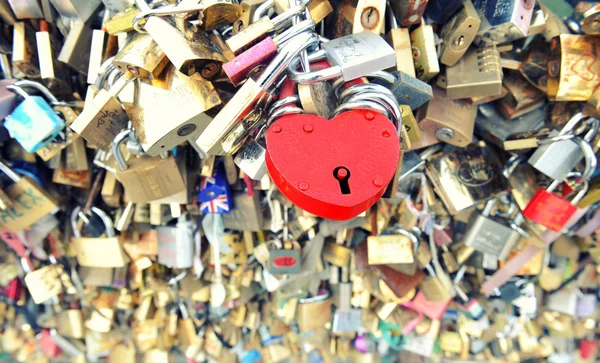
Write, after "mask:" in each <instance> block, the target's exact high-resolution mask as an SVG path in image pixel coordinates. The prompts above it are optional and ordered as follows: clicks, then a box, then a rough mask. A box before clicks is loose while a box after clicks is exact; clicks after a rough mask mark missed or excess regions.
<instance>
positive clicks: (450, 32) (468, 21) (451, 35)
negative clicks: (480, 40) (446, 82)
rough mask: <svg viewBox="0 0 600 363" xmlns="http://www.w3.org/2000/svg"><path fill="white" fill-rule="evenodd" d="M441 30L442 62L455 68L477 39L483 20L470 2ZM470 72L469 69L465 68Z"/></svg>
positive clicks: (468, 0)
mask: <svg viewBox="0 0 600 363" xmlns="http://www.w3.org/2000/svg"><path fill="white" fill-rule="evenodd" d="M444 23H445V24H444V25H443V26H442V28H441V29H440V38H442V40H443V42H442V44H441V46H440V52H439V53H440V62H441V63H443V64H445V65H447V66H453V65H455V64H456V62H458V61H459V60H460V58H461V57H462V56H463V55H464V54H465V52H466V51H467V49H469V46H470V45H471V43H472V42H473V39H475V35H476V34H477V31H478V30H479V25H480V24H481V20H480V19H479V15H477V10H475V7H474V6H473V3H472V2H471V1H470V0H467V1H465V2H464V4H463V8H462V9H460V11H459V12H458V13H456V14H454V15H453V16H452V18H451V19H450V20H448V21H447V22H444ZM463 69H464V70H469V69H468V68H463Z"/></svg>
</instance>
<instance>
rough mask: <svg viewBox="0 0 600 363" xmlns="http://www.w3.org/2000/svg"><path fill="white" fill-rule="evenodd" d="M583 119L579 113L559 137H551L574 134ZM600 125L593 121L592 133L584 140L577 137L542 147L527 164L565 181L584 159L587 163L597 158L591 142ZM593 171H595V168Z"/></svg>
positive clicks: (553, 177)
mask: <svg viewBox="0 0 600 363" xmlns="http://www.w3.org/2000/svg"><path fill="white" fill-rule="evenodd" d="M583 118H584V116H583V114H582V113H581V112H578V113H577V114H575V116H573V117H572V118H571V119H570V120H569V122H568V123H567V125H566V126H565V127H564V128H563V129H562V130H561V131H560V132H559V133H558V135H554V134H552V133H551V134H550V136H563V135H566V134H568V133H570V132H572V130H573V128H574V127H575V126H576V125H577V124H578V123H579V122H580V121H581V120H582V119H583ZM599 125H600V121H598V120H595V119H593V120H592V121H591V128H590V131H589V132H588V133H587V134H586V135H585V137H584V138H583V139H582V138H580V137H575V138H572V139H569V140H560V141H556V142H553V143H550V144H546V145H542V146H540V147H539V148H538V149H537V150H536V151H535V152H534V153H533V155H531V157H530V158H529V160H528V161H527V162H528V163H529V164H530V165H531V166H533V167H534V168H536V169H537V170H538V171H539V172H541V173H542V174H544V175H547V176H548V177H550V178H551V179H554V180H563V179H565V178H566V177H567V174H568V173H569V172H571V171H572V170H573V168H574V167H575V166H576V165H577V164H578V163H579V162H580V161H581V160H582V159H583V158H584V157H585V158H586V162H587V160H588V159H593V158H595V156H594V155H595V153H594V150H593V149H592V147H591V145H590V144H589V142H590V141H591V140H592V139H593V138H594V136H595V135H596V132H597V131H598V126H599ZM593 169H595V166H594V168H593Z"/></svg>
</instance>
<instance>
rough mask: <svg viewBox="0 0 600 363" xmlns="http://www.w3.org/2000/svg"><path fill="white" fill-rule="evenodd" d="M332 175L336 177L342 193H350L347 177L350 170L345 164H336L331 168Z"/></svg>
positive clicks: (348, 177)
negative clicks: (336, 165) (335, 166)
mask: <svg viewBox="0 0 600 363" xmlns="http://www.w3.org/2000/svg"><path fill="white" fill-rule="evenodd" d="M333 177H334V178H336V179H337V181H338V183H340V191H341V192H342V194H350V184H348V179H350V170H348V168H346V167H345V166H338V167H337V168H335V169H333Z"/></svg>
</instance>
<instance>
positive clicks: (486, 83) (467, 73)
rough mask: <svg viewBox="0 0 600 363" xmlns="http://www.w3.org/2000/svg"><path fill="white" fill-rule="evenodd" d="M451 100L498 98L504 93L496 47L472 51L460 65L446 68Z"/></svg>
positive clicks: (447, 88) (462, 59) (448, 92)
mask: <svg viewBox="0 0 600 363" xmlns="http://www.w3.org/2000/svg"><path fill="white" fill-rule="evenodd" d="M446 83H447V84H446V94H447V95H448V98H449V99H456V98H469V97H489V96H498V95H500V94H501V93H502V67H501V66H500V54H499V53H498V51H497V50H496V47H495V46H489V47H482V48H477V49H472V50H470V51H468V52H466V53H465V55H464V56H463V57H462V58H460V60H459V61H458V63H456V64H455V65H453V66H451V67H446Z"/></svg>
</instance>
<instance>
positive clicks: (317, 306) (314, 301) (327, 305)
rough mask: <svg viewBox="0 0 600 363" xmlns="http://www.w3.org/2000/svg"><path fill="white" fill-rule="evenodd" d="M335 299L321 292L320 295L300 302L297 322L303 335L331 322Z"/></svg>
mask: <svg viewBox="0 0 600 363" xmlns="http://www.w3.org/2000/svg"><path fill="white" fill-rule="evenodd" d="M332 301H333V299H332V298H331V296H330V294H329V292H328V291H326V290H325V291H323V290H320V291H319V294H318V295H316V296H314V297H311V298H304V299H299V300H298V313H297V316H296V320H297V322H298V328H299V329H300V331H301V332H303V333H308V332H310V331H313V330H317V329H320V328H322V327H324V326H325V324H327V323H329V322H330V321H331V304H332Z"/></svg>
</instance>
